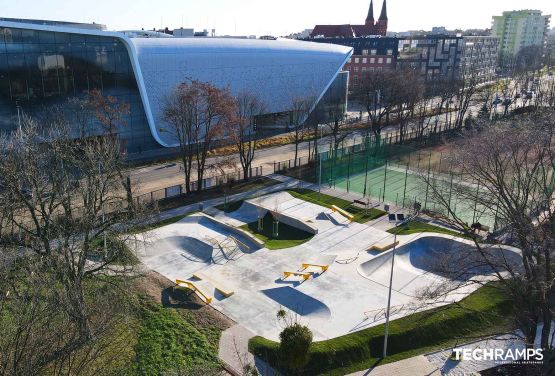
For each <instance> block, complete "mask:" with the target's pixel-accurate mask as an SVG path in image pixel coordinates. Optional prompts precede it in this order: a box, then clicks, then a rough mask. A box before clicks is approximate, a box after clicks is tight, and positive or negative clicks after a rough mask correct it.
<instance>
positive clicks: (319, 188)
mask: <svg viewBox="0 0 555 376" xmlns="http://www.w3.org/2000/svg"><path fill="white" fill-rule="evenodd" d="M319 127H320V143H322V126H321V125H320V126H319ZM316 144H318V141H316ZM317 153H318V158H319V160H320V168H319V169H320V171H319V173H318V201H320V193H321V192H322V153H320V148H317Z"/></svg>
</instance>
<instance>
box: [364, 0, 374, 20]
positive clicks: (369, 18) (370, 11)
mask: <svg viewBox="0 0 555 376" xmlns="http://www.w3.org/2000/svg"><path fill="white" fill-rule="evenodd" d="M364 24H365V25H366V26H374V0H371V1H370V9H368V16H366V22H365V23H364Z"/></svg>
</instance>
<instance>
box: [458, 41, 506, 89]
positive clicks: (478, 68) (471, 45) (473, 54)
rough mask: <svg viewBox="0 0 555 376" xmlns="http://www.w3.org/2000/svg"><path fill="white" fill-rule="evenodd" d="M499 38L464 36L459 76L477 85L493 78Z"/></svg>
mask: <svg viewBox="0 0 555 376" xmlns="http://www.w3.org/2000/svg"><path fill="white" fill-rule="evenodd" d="M498 53H499V38H497V37H493V36H464V37H463V53H462V58H461V68H460V74H461V76H462V77H464V78H472V79H473V80H474V81H475V82H477V83H483V82H489V81H492V80H493V79H494V78H495V74H496V69H497V58H498Z"/></svg>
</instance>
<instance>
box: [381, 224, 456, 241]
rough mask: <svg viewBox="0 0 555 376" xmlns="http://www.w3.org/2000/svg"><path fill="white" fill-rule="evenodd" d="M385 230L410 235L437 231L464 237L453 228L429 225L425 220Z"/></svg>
mask: <svg viewBox="0 0 555 376" xmlns="http://www.w3.org/2000/svg"><path fill="white" fill-rule="evenodd" d="M387 232H389V233H390V234H395V233H397V235H411V234H417V233H421V232H435V233H438V234H446V235H453V236H458V237H460V238H464V237H465V236H464V235H463V234H461V233H460V232H457V231H454V230H449V229H446V228H443V227H439V226H434V225H431V224H429V223H425V222H421V221H409V222H407V223H405V224H404V225H402V226H399V227H396V228H392V229H390V230H388V231H387Z"/></svg>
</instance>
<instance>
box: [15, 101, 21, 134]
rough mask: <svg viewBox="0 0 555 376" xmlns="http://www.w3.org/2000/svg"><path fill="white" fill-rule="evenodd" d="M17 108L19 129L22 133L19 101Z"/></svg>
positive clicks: (16, 103)
mask: <svg viewBox="0 0 555 376" xmlns="http://www.w3.org/2000/svg"><path fill="white" fill-rule="evenodd" d="M15 107H16V108H17V122H18V127H19V131H20V132H21V111H20V106H19V101H15Z"/></svg>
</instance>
